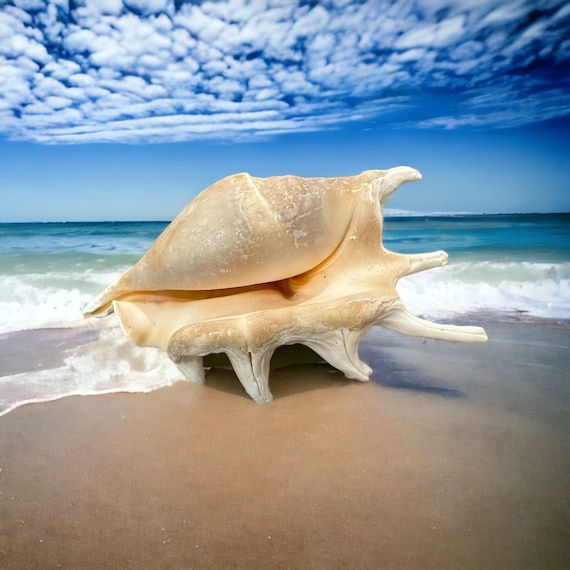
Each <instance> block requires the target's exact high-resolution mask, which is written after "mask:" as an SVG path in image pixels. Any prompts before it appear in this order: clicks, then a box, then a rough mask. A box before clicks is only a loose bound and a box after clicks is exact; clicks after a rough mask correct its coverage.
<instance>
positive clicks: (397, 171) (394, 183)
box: [379, 166, 422, 204]
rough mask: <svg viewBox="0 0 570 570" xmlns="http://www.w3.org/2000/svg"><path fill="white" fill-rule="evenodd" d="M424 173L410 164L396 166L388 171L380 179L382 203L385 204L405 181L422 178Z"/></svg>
mask: <svg viewBox="0 0 570 570" xmlns="http://www.w3.org/2000/svg"><path fill="white" fill-rule="evenodd" d="M421 178H422V175H421V174H420V172H419V171H418V170H416V169H415V168H411V167H409V166H396V167H395V168H391V169H390V170H388V171H387V172H386V175H385V176H384V177H383V178H381V179H380V184H381V186H380V193H379V197H380V203H381V204H384V203H385V202H386V201H387V200H388V198H389V197H390V196H391V195H392V194H393V193H394V192H395V191H396V190H397V189H398V188H399V187H400V186H401V185H402V184H404V183H406V182H415V181H416V180H421Z"/></svg>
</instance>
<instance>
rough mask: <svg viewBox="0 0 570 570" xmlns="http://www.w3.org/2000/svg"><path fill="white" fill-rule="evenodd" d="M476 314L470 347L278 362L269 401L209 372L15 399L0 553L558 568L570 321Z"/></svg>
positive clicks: (208, 564)
mask: <svg viewBox="0 0 570 570" xmlns="http://www.w3.org/2000/svg"><path fill="white" fill-rule="evenodd" d="M464 322H469V323H472V322H473V321H472V319H465V321H464ZM480 324H483V325H484V326H485V328H486V329H487V332H488V334H489V342H488V343H486V344H482V345H469V344H452V343H445V342H437V341H424V340H418V339H410V338H407V337H403V336H400V335H397V334H395V333H389V332H387V331H383V330H378V329H375V330H374V331H373V332H371V333H370V334H369V335H368V336H367V337H366V338H365V339H364V341H363V343H362V349H361V356H362V358H363V360H365V361H367V362H368V363H369V364H371V365H372V367H373V368H374V374H373V377H372V381H371V382H369V383H359V382H355V381H348V380H346V379H345V378H344V377H343V376H342V375H341V374H339V373H337V372H335V371H334V370H332V369H331V368H328V367H326V366H317V365H304V366H297V367H291V368H287V369H282V370H277V371H275V372H274V373H273V375H272V378H271V389H272V391H273V394H274V396H275V399H274V401H273V402H272V403H271V404H267V405H258V404H255V403H254V402H253V401H251V400H250V399H249V398H247V397H246V395H245V393H244V392H243V390H242V388H241V386H240V385H239V383H238V381H237V379H236V378H235V376H234V375H233V373H231V372H229V371H212V372H210V373H209V374H208V376H207V379H206V385H203V386H196V385H192V384H189V383H186V382H179V383H177V384H175V385H174V386H172V387H168V388H163V389H160V390H157V391H155V392H152V393H148V394H126V393H125V394H112V395H101V396H85V397H69V398H64V399H61V400H58V401H54V402H49V403H41V404H30V405H25V406H22V407H20V408H17V409H16V410H14V411H12V412H10V413H8V414H6V415H5V416H2V417H0V469H1V471H0V493H1V495H0V567H1V568H3V569H6V570H8V569H40V568H45V569H48V568H49V569H51V568H69V569H83V568H86V569H90V568H93V569H101V568H110V569H115V568H116V569H124V568H134V569H137V570H139V569H147V568H148V569H156V568H170V569H188V568H199V569H200V568H210V569H217V568H244V569H257V568H272V569H273V568H276V569H306V568H317V569H320V568H324V569H327V568H331V569H336V568H358V569H368V568H370V569H376V568H422V569H423V568H434V569H435V568H437V569H441V568H450V569H456V568H462V569H464V568H484V569H493V568H497V569H498V568H501V569H504V568H517V569H520V568H536V569H539V568H540V569H543V568H568V567H570V492H569V486H568V476H569V474H570V437H569V436H570V419H569V418H570V414H569V411H570V371H569V368H570V366H569V362H570V359H569V357H568V347H569V346H570V327H569V326H568V325H567V324H560V323H552V322H543V323H524V322H515V321H513V322H493V321H489V322H485V323H480ZM18 334H19V335H20V337H19V338H18V336H17V335H13V336H12V337H11V338H12V341H11V342H12V343H13V346H12V348H10V346H7V345H4V355H6V354H8V355H10V358H11V361H10V370H11V373H13V371H14V370H16V371H17V370H18V369H20V367H23V368H25V367H26V366H27V367H28V368H29V367H30V365H31V364H30V362H29V356H28V358H27V357H26V355H25V354H24V353H23V352H22V351H20V352H18V351H16V350H15V347H16V345H17V344H18V343H21V342H22V336H21V335H23V334H26V333H18ZM29 334H30V335H31V334H32V333H29ZM40 336H41V335H40ZM30 338H31V337H30ZM88 341H89V338H82V339H78V341H77V342H88ZM34 343H35V344H34V346H36V347H38V346H44V348H43V349H42V350H46V351H47V350H49V347H48V346H45V345H46V344H47V343H43V345H42V343H41V342H40V339H38V333H35V337H34ZM8 344H10V342H8ZM63 345H65V346H67V345H69V341H66V342H63V341H62V346H63ZM39 352H41V350H40V351H39ZM52 352H53V349H52ZM57 361H58V358H57V354H51V355H50V362H53V363H54V364H53V365H54V366H55V365H56V364H55V363H56V362H57ZM48 366H49V364H48ZM0 380H1V379H0Z"/></svg>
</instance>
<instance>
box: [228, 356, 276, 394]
mask: <svg viewBox="0 0 570 570" xmlns="http://www.w3.org/2000/svg"><path fill="white" fill-rule="evenodd" d="M226 354H227V355H228V358H229V359H230V362H231V364H232V367H233V369H234V372H235V373H236V376H237V377H238V379H239V381H240V382H241V384H242V386H243V387H244V389H245V391H246V392H247V393H248V395H249V396H250V397H251V398H252V399H253V400H255V401H256V402H257V403H258V404H265V403H268V402H271V400H273V395H272V394H271V392H270V390H269V361H270V360H271V355H269V358H267V359H266V360H265V358H264V356H263V355H260V354H257V355H256V356H255V358H254V357H253V356H252V353H251V352H247V353H245V354H244V353H243V352H241V351H239V350H230V349H228V350H226ZM256 373H257V374H256Z"/></svg>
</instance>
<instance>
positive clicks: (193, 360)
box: [176, 356, 206, 384]
mask: <svg viewBox="0 0 570 570" xmlns="http://www.w3.org/2000/svg"><path fill="white" fill-rule="evenodd" d="M176 365H177V366H178V368H179V369H180V370H181V372H182V373H183V374H184V376H186V378H187V379H188V380H189V381H190V382H192V383H193V384H204V382H205V381H206V374H205V373H204V359H203V358H202V357H201V356H183V357H182V358H180V360H178V362H176Z"/></svg>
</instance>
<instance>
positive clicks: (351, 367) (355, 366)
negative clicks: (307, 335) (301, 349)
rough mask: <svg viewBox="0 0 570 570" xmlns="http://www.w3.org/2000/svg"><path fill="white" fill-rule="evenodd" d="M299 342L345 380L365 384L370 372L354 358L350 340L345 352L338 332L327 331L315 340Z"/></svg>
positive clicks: (344, 344) (345, 345) (342, 336)
mask: <svg viewBox="0 0 570 570" xmlns="http://www.w3.org/2000/svg"><path fill="white" fill-rule="evenodd" d="M299 342H301V343H302V344H304V345H305V346H308V347H309V348H310V349H312V350H314V351H315V352H316V353H317V354H318V355H319V356H321V357H322V358H323V359H324V360H326V361H327V362H328V363H329V364H330V365H331V366H333V367H334V368H336V369H337V370H340V371H341V372H342V373H343V374H344V375H345V376H346V377H347V378H352V379H353V380H360V381H361V382H365V381H366V380H368V377H369V376H370V373H371V372H372V371H371V370H370V368H369V367H368V366H367V365H366V364H364V363H363V362H361V360H360V359H359V358H358V355H356V358H354V356H355V354H356V353H355V350H354V347H353V343H352V339H351V342H350V343H349V347H348V350H347V343H346V338H345V335H344V334H343V333H342V331H340V330H336V331H329V332H328V333H325V334H319V335H318V336H317V337H316V338H313V339H310V340H309V339H306V340H300V341H299ZM351 356H352V357H353V358H351Z"/></svg>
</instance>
